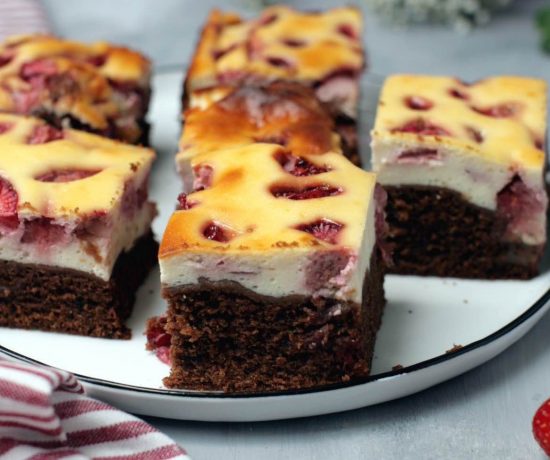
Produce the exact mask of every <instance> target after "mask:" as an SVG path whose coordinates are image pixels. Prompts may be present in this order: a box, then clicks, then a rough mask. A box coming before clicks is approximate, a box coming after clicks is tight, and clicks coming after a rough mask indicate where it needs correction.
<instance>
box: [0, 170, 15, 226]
mask: <svg viewBox="0 0 550 460" xmlns="http://www.w3.org/2000/svg"><path fill="white" fill-rule="evenodd" d="M18 201H19V195H18V194H17V192H16V191H15V190H14V188H13V186H12V185H11V184H10V183H9V182H8V181H7V180H6V179H3V178H1V177H0V217H13V216H16V214H17V202H18Z"/></svg>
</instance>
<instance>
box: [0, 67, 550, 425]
mask: <svg viewBox="0 0 550 460" xmlns="http://www.w3.org/2000/svg"><path fill="white" fill-rule="evenodd" d="M181 81H182V75H181V74H179V73H170V74H164V75H159V76H157V77H156V78H155V82H154V87H155V93H154V98H153V106H152V113H151V121H152V122H153V126H154V131H153V139H152V141H153V145H154V147H155V148H156V149H157V151H158V152H159V159H158V162H157V164H156V169H155V172H154V175H153V178H152V184H151V189H152V194H153V199H155V200H157V201H158V203H159V204H160V205H159V208H160V216H159V217H158V219H157V220H156V221H155V226H154V229H155V232H156V234H157V236H160V235H162V230H163V228H164V226H165V225H166V222H167V219H168V217H169V216H170V213H171V212H172V210H173V209H174V205H175V198H176V196H177V193H178V189H179V181H178V178H177V177H176V174H175V172H174V167H173V155H174V152H175V148H176V142H177V137H178V135H179V130H180V125H179V121H178V118H179V104H180V102H179V101H180V97H179V95H180V94H181ZM369 81H370V82H371V83H372V81H373V80H369ZM369 81H366V82H365V85H366V87H365V88H364V89H365V91H364V93H365V97H366V99H367V101H365V102H364V106H367V107H374V105H372V101H373V100H375V98H376V89H377V86H378V84H377V82H374V83H373V84H372V85H370V86H371V87H369ZM369 101H370V102H369ZM371 117H372V114H370V113H367V114H365V116H364V117H363V118H365V119H366V120H364V122H368V121H369V120H368V119H369V118H371ZM363 131H366V128H364V129H363ZM362 141H363V142H364V141H365V139H362ZM546 259H547V260H546V263H545V272H544V274H543V275H541V276H539V277H538V278H536V279H534V280H531V281H521V282H520V281H505V282H504V281H498V282H489V281H465V280H455V279H437V278H417V277H398V276H388V277H387V280H386V293H387V298H388V305H387V308H386V311H385V314H384V318H383V324H382V329H381V330H380V333H379V336H378V341H377V344H376V352H375V358H374V362H373V373H372V376H371V377H370V378H368V379H367V380H365V381H364V382H361V383H354V384H351V385H340V386H334V387H330V388H325V389H319V390H312V391H302V392H287V393H281V394H276V395H260V396H253V397H252V396H242V397H228V396H224V395H223V394H212V393H210V394H207V393H200V392H187V391H174V390H166V389H164V388H163V387H162V383H161V380H162V378H163V377H164V376H166V375H167V373H168V367H167V366H166V365H164V364H163V363H161V362H160V361H159V360H158V359H157V358H156V357H155V356H154V355H152V354H150V353H148V352H146V351H145V337H144V336H143V331H144V325H145V321H146V319H147V318H148V317H150V316H153V315H157V314H160V313H162V312H163V311H164V310H165V304H164V302H163V301H162V300H161V298H160V295H159V282H158V277H159V275H158V271H156V270H155V271H154V272H153V273H152V274H151V276H150V277H149V280H148V282H147V283H146V284H145V285H144V286H143V287H142V288H141V290H140V292H139V296H138V302H137V305H136V308H135V311H134V314H133V316H132V317H131V318H130V321H129V325H130V326H131V328H132V330H133V338H132V340H130V341H113V340H103V339H93V338H85V337H76V336H69V335H63V334H51V333H44V332H38V331H22V330H11V329H2V328H0V351H2V352H3V353H4V354H5V355H7V356H8V357H10V358H15V359H22V360H26V361H34V362H40V363H44V364H48V365H51V366H55V367H59V368H62V369H66V370H69V371H71V372H74V373H75V374H77V375H78V376H79V378H80V379H81V380H82V381H83V382H84V384H85V386H86V388H87V390H88V392H89V393H90V395H92V396H94V397H97V398H100V399H103V400H105V401H108V402H110V403H112V404H114V405H116V406H118V407H120V408H122V409H125V410H128V411H130V412H134V413H138V414H146V415H153V416H160V417H170V418H177V419H187V420H209V421H251V420H274V419H281V418H291V417H303V416H309V415H319V414H326V413H330V412H337V411H343V410H348V409H354V408H358V407H363V406H367V405H371V404H376V403H380V402H384V401H388V400H391V399H395V398H399V397H402V396H405V395H408V394H411V393H414V392H417V391H420V390H423V389H425V388H428V387H430V386H433V385H435V384H437V383H440V382H442V381H444V380H446V379H449V378H451V377H454V376H456V375H459V374H461V373H463V372H466V371H468V370H470V369H472V368H473V367H475V366H477V365H479V364H481V363H483V362H486V361H487V360H489V359H491V358H492V357H494V356H496V355H497V354H498V353H501V352H502V351H504V350H505V349H506V348H507V347H508V346H509V345H511V344H512V343H513V342H515V341H516V340H518V339H519V338H520V337H522V336H523V335H524V334H525V333H526V332H527V331H528V330H529V329H530V328H531V327H532V326H533V325H534V324H535V323H536V322H537V321H538V320H539V319H540V318H541V316H542V315H543V314H544V313H545V312H546V310H548V308H549V307H550V289H549V288H550V269H549V265H550V264H549V263H548V262H549V261H548V259H549V257H548V254H547V257H546ZM451 349H455V350H457V351H454V352H451V353H448V351H449V350H451ZM395 366H402V367H399V368H396V369H394V368H395ZM392 369H393V370H392Z"/></svg>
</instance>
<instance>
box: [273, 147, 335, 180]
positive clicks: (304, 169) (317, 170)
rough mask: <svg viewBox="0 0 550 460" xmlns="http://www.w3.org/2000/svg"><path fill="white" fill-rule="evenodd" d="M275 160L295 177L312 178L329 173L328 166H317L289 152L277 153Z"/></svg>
mask: <svg viewBox="0 0 550 460" xmlns="http://www.w3.org/2000/svg"><path fill="white" fill-rule="evenodd" d="M275 160H276V161H277V163H279V164H280V165H281V166H282V168H283V169H284V170H285V171H286V172H287V173H289V174H292V175H293V176H296V177H303V176H313V175H316V174H322V173H326V172H328V171H330V168H329V167H328V166H325V165H323V166H318V165H316V164H313V163H311V162H310V161H308V160H306V159H305V158H302V157H297V156H294V155H292V154H291V153H289V152H285V151H279V152H277V153H276V154H275Z"/></svg>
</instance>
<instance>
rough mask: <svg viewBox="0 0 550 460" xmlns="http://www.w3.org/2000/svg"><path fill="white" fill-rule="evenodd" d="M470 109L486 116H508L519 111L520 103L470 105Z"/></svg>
mask: <svg viewBox="0 0 550 460" xmlns="http://www.w3.org/2000/svg"><path fill="white" fill-rule="evenodd" d="M472 110H473V111H474V112H477V113H480V114H481V115H485V116H486V117H493V118H509V117H513V116H514V115H515V114H516V113H518V112H519V110H520V105H519V104H517V103H514V102H508V103H505V104H499V105H493V106H490V107H472Z"/></svg>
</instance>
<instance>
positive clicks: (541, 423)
mask: <svg viewBox="0 0 550 460" xmlns="http://www.w3.org/2000/svg"><path fill="white" fill-rule="evenodd" d="M533 435H534V436H535V439H536V440H537V442H538V443H539V445H540V447H542V450H544V452H545V453H546V455H548V456H550V399H549V400H547V401H546V402H545V403H544V404H543V405H542V406H540V407H539V409H538V410H537V412H536V413H535V416H534V417H533Z"/></svg>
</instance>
